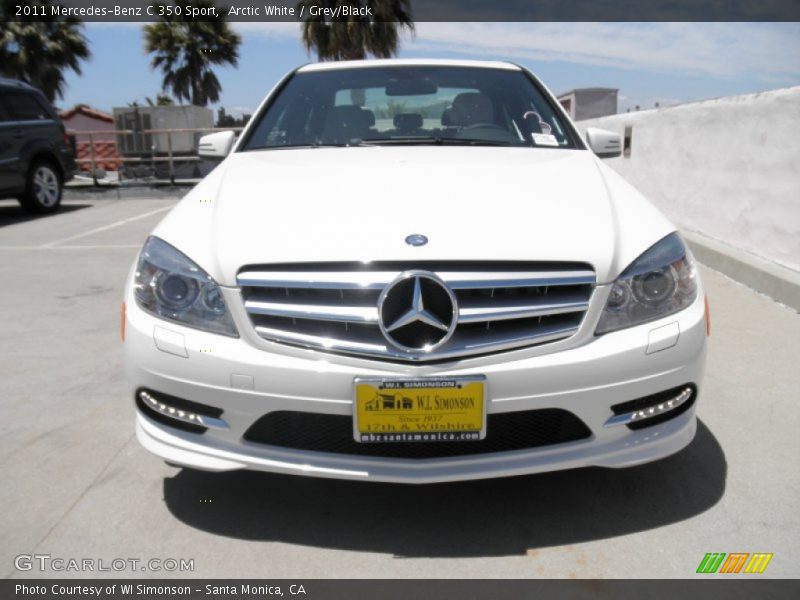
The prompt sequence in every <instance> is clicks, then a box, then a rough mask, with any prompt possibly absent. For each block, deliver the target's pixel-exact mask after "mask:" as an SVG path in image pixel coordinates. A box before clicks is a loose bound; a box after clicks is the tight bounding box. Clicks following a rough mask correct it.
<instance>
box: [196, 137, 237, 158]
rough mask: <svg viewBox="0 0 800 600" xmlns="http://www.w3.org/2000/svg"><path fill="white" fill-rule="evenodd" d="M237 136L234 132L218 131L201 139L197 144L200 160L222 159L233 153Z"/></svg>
mask: <svg viewBox="0 0 800 600" xmlns="http://www.w3.org/2000/svg"><path fill="white" fill-rule="evenodd" d="M235 141H236V134H235V133H234V132H233V131H218V132H217V133H209V134H208V135H204V136H203V137H201V138H200V141H199V142H198V144H197V153H198V154H199V155H200V158H217V159H222V158H225V157H226V156H228V154H230V153H231V149H232V148H233V142H235Z"/></svg>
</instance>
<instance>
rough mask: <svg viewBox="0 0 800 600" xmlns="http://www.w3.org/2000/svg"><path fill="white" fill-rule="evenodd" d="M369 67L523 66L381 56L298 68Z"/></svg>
mask: <svg viewBox="0 0 800 600" xmlns="http://www.w3.org/2000/svg"><path fill="white" fill-rule="evenodd" d="M369 67H473V68H479V69H504V70H506V71H520V70H521V68H520V67H519V66H518V65H515V64H513V63H510V62H505V61H499V60H498V61H492V60H450V59H434V58H381V59H375V60H342V61H330V62H318V63H310V64H307V65H304V66H302V67H300V68H299V69H297V71H298V72H299V73H308V72H312V71H335V70H338V69H362V68H369Z"/></svg>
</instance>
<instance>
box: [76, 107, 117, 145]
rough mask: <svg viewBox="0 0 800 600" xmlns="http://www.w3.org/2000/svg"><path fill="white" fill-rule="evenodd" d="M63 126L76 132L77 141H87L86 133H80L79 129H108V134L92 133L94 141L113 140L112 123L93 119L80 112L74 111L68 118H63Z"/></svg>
mask: <svg viewBox="0 0 800 600" xmlns="http://www.w3.org/2000/svg"><path fill="white" fill-rule="evenodd" d="M64 126H65V127H66V128H67V129H68V130H74V131H75V132H76V135H75V138H76V139H77V141H79V142H88V141H89V136H88V135H81V134H80V132H81V131H108V132H109V133H108V134H98V135H93V136H92V138H93V139H94V140H95V141H103V142H113V141H114V123H108V122H107V121H101V120H100V119H94V118H92V117H89V116H87V115H84V114H81V113H75V114H74V115H72V116H71V117H70V118H69V119H65V120H64Z"/></svg>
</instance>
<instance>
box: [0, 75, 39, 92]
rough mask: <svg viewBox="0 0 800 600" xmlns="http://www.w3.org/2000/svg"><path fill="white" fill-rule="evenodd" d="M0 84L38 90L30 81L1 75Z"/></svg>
mask: <svg viewBox="0 0 800 600" xmlns="http://www.w3.org/2000/svg"><path fill="white" fill-rule="evenodd" d="M0 85H4V86H7V87H14V88H19V89H22V90H28V91H34V92H35V91H38V90H37V89H36V88H35V87H33V86H32V85H30V84H29V83H25V82H24V81H20V80H19V79H9V78H8V77H0Z"/></svg>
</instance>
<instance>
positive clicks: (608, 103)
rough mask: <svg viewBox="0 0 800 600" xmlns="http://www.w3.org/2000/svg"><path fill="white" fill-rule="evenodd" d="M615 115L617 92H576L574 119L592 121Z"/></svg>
mask: <svg viewBox="0 0 800 600" xmlns="http://www.w3.org/2000/svg"><path fill="white" fill-rule="evenodd" d="M616 113H617V90H576V92H575V100H574V110H573V113H571V114H574V118H575V119H576V120H579V121H580V120H582V119H593V118H595V117H604V116H606V115H614V114H616Z"/></svg>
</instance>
